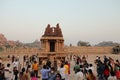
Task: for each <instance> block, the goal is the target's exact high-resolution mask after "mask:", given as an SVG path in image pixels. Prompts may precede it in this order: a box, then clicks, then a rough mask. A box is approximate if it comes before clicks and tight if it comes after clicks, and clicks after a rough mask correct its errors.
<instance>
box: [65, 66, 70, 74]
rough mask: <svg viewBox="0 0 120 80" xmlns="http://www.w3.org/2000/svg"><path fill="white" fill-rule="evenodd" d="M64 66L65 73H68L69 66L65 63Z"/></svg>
mask: <svg viewBox="0 0 120 80" xmlns="http://www.w3.org/2000/svg"><path fill="white" fill-rule="evenodd" d="M64 68H65V74H68V69H69V66H68V65H64Z"/></svg>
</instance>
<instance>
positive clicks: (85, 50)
mask: <svg viewBox="0 0 120 80" xmlns="http://www.w3.org/2000/svg"><path fill="white" fill-rule="evenodd" d="M63 52H64V53H65V54H111V53H112V47H65V48H64V51H62V52H59V53H63ZM3 53H7V54H28V55H29V54H36V53H38V54H43V53H44V52H43V51H42V49H40V48H11V49H6V50H4V52H3Z"/></svg>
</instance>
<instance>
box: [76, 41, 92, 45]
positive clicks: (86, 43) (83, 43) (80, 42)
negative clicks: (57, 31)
mask: <svg viewBox="0 0 120 80" xmlns="http://www.w3.org/2000/svg"><path fill="white" fill-rule="evenodd" d="M77 46H91V45H90V43H89V42H85V41H78V43H77Z"/></svg>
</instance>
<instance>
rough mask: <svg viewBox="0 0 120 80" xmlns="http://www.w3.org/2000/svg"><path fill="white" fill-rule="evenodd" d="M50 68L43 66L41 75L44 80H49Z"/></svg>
mask: <svg viewBox="0 0 120 80" xmlns="http://www.w3.org/2000/svg"><path fill="white" fill-rule="evenodd" d="M50 70H51V69H50V68H49V67H47V66H46V65H43V68H42V69H41V71H40V72H41V75H42V80H48V78H49V75H48V73H49V72H50Z"/></svg>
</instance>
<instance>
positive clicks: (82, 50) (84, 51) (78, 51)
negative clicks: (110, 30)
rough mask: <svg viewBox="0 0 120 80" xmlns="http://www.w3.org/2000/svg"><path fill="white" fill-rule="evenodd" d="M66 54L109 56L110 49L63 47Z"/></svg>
mask: <svg viewBox="0 0 120 80" xmlns="http://www.w3.org/2000/svg"><path fill="white" fill-rule="evenodd" d="M64 50H65V51H66V52H68V53H75V54H110V53H112V47H65V49H64Z"/></svg>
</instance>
